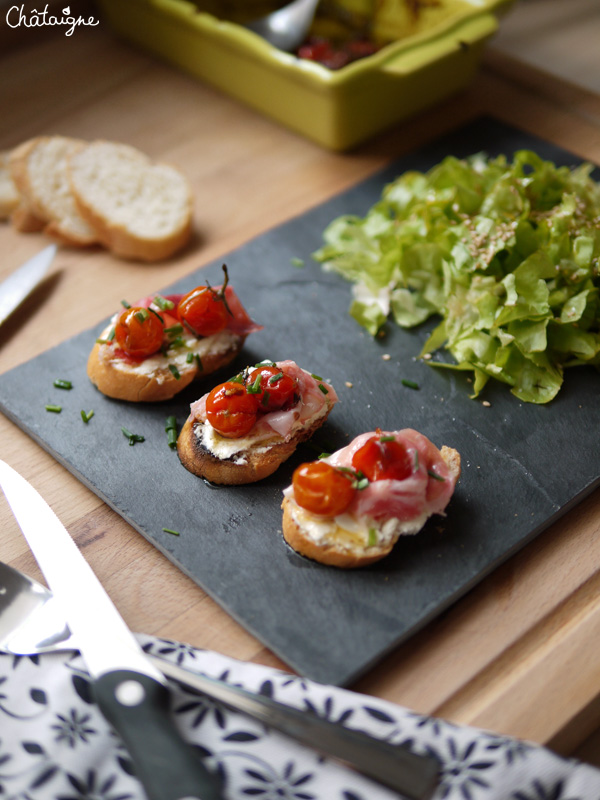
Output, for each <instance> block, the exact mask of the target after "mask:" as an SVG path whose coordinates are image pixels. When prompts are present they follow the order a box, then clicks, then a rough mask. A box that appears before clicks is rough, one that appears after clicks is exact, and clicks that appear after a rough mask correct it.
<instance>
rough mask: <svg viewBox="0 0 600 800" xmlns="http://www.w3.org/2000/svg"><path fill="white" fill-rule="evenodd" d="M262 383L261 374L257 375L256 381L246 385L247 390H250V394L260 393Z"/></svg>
mask: <svg viewBox="0 0 600 800" xmlns="http://www.w3.org/2000/svg"><path fill="white" fill-rule="evenodd" d="M260 384H261V375H257V376H256V378H255V380H254V383H252V384H250V385H249V386H247V387H246V391H247V392H248V394H259V393H260V390H261V387H260Z"/></svg>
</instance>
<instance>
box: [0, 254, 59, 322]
mask: <svg viewBox="0 0 600 800" xmlns="http://www.w3.org/2000/svg"><path fill="white" fill-rule="evenodd" d="M55 255H56V245H55V244H51V245H50V246H49V247H46V248H45V249H44V250H42V251H41V252H39V253H37V254H36V255H35V256H33V258H30V259H29V261H26V262H25V263H24V264H23V265H22V266H20V267H19V268H18V269H16V270H15V271H14V272H13V273H12V274H11V275H9V276H8V278H6V280H5V281H3V283H1V284H0V325H2V323H3V322H4V320H6V319H8V317H10V315H11V314H12V312H13V311H14V310H15V309H16V308H17V307H18V306H20V305H21V303H22V302H23V300H25V298H26V297H27V296H28V295H29V294H30V293H31V292H32V291H33V290H34V289H35V287H36V286H37V285H38V283H39V282H40V281H41V280H42V278H43V277H44V276H45V274H46V273H47V272H48V268H49V267H50V264H51V263H52V260H53V259H54V256H55Z"/></svg>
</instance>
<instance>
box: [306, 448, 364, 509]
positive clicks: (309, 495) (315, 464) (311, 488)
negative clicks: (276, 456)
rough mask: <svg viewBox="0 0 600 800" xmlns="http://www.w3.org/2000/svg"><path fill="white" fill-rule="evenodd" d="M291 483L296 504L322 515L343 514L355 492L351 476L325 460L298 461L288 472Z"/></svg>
mask: <svg viewBox="0 0 600 800" xmlns="http://www.w3.org/2000/svg"><path fill="white" fill-rule="evenodd" d="M292 486H293V489H294V499H295V501H296V502H297V503H298V505H299V506H301V507H302V508H304V509H306V510H307V511H310V513H311V514H319V515H320V516H324V517H336V516H337V515H338V514H343V512H344V511H345V510H346V509H347V508H348V506H349V505H350V503H351V502H352V500H353V498H354V494H355V492H356V488H355V486H354V475H352V474H351V473H348V472H345V471H343V470H341V469H338V468H337V467H332V466H331V464H328V463H327V462H326V461H312V462H310V463H308V464H300V466H299V467H297V468H296V469H295V470H294V474H293V475H292Z"/></svg>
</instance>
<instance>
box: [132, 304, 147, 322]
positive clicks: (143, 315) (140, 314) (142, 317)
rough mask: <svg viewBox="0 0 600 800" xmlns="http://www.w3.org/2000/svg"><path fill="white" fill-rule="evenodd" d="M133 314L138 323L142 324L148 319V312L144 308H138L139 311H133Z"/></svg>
mask: <svg viewBox="0 0 600 800" xmlns="http://www.w3.org/2000/svg"><path fill="white" fill-rule="evenodd" d="M134 316H135V318H136V319H137V321H138V322H139V323H140V325H142V324H143V323H144V322H145V321H146V320H147V319H148V317H149V316H150V314H149V313H148V310H147V309H146V308H140V310H139V311H136V312H135V314H134Z"/></svg>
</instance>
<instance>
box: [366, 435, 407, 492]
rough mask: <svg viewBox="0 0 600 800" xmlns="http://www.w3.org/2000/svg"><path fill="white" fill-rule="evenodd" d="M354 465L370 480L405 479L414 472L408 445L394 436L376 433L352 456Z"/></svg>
mask: <svg viewBox="0 0 600 800" xmlns="http://www.w3.org/2000/svg"><path fill="white" fill-rule="evenodd" d="M352 466H353V467H354V469H355V470H357V471H358V472H362V474H363V475H364V476H365V478H368V479H369V480H370V481H381V480H394V481H403V480H405V479H406V478H410V476H411V475H412V474H413V472H414V467H415V465H414V461H413V459H412V458H411V456H410V454H409V453H408V451H407V449H406V447H405V446H404V445H403V444H401V443H400V442H397V441H396V440H395V439H393V438H386V437H385V436H380V435H379V434H375V435H374V436H371V438H370V439H367V441H366V442H365V443H364V444H363V446H362V447H360V448H359V449H358V450H357V451H356V453H354V455H353V456H352Z"/></svg>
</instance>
